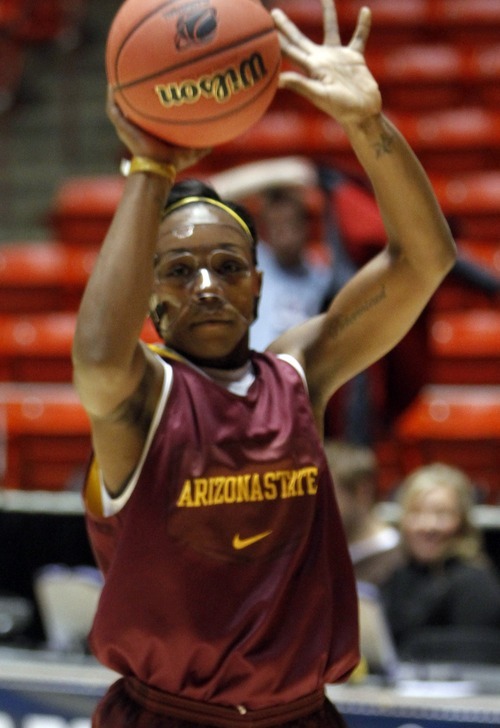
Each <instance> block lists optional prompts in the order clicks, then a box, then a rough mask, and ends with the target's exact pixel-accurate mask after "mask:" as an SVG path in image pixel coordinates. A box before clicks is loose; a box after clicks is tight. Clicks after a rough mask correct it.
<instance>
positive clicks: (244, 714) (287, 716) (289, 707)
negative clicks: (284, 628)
mask: <svg viewBox="0 0 500 728" xmlns="http://www.w3.org/2000/svg"><path fill="white" fill-rule="evenodd" d="M124 686H125V689H126V691H127V693H128V695H129V697H131V698H132V700H135V701H136V702H137V703H139V705H140V706H141V707H143V708H145V709H146V710H150V711H152V712H156V713H159V714H160V715H168V716H170V717H171V718H177V719H180V720H187V721H191V722H192V723H200V724H201V725H210V726H214V727H215V728H235V726H246V727H247V728H272V726H276V725H281V724H282V723H287V722H288V721H292V720H297V719H298V718H302V717H304V716H306V715H310V714H312V713H315V712H316V711H318V710H320V709H321V708H322V707H323V705H324V703H325V700H326V697H325V692H324V690H318V691H317V692H314V693H310V694H309V695H304V696H303V697H301V698H298V699H297V700H294V701H292V702H289V703H285V704H283V705H274V706H271V707H269V708H262V709H259V710H247V709H245V708H244V707H243V706H238V705H235V706H234V707H228V706H224V705H217V704H214V703H206V702H202V701H198V700H192V699H190V698H183V697H180V696H179V695H172V694H171V693H166V692H164V691H163V690H158V689H157V688H153V687H150V686H149V685H145V684H144V683H143V682H141V681H140V680H137V678H134V677H126V678H124Z"/></svg>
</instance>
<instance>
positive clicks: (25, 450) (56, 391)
mask: <svg viewBox="0 0 500 728" xmlns="http://www.w3.org/2000/svg"><path fill="white" fill-rule="evenodd" d="M0 423H1V424H0V429H1V430H2V438H3V442H4V458H3V463H2V465H3V468H2V470H3V472H1V473H0V483H1V486H2V487H4V488H18V489H22V490H64V489H65V488H67V487H69V483H70V482H71V479H72V477H73V476H74V474H75V473H76V472H77V471H79V470H82V469H83V468H84V467H85V465H86V462H87V459H88V456H89V453H90V437H89V422H88V418H87V415H86V413H85V411H84V410H83V408H82V406H81V404H80V402H79V400H78V397H77V394H76V392H75V390H74V389H73V387H72V385H70V384H33V383H29V384H20V383H16V384H14V383H8V384H7V383H4V384H0Z"/></svg>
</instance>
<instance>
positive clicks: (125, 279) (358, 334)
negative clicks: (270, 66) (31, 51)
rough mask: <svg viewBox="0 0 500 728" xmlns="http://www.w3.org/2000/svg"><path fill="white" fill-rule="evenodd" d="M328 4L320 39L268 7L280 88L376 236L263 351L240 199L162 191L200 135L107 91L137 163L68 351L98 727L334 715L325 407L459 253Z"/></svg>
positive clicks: (257, 281) (349, 662) (352, 656)
mask: <svg viewBox="0 0 500 728" xmlns="http://www.w3.org/2000/svg"><path fill="white" fill-rule="evenodd" d="M323 7H324V21H325V42H324V44H323V45H315V44H313V43H312V42H310V41H309V40H308V39H307V38H305V37H304V36H303V35H302V34H301V33H300V32H299V31H298V29H296V28H295V26H294V25H293V24H292V23H291V22H290V21H289V20H288V19H287V18H286V16H284V15H283V13H281V12H278V11H275V12H274V13H273V14H274V19H275V23H276V25H277V27H278V29H279V31H280V36H281V42H282V48H283V52H284V53H285V54H286V55H287V56H288V57H289V58H290V59H291V60H292V61H294V62H295V63H296V64H297V65H298V66H299V67H300V68H301V69H302V71H303V73H302V74H299V73H295V72H287V73H284V74H283V75H282V77H281V85H282V86H283V87H286V88H289V89H292V90H294V91H296V92H297V93H299V94H302V95H303V96H305V97H306V98H308V99H309V100H310V101H311V103H313V104H314V105H315V106H317V107H318V108H320V109H322V110H323V111H324V112H325V113H326V114H328V115H330V116H331V117H333V118H334V119H336V120H337V121H338V122H339V123H340V124H341V125H342V127H343V129H344V130H345V132H346V134H347V136H348V137H349V139H350V142H351V144H352V148H353V150H354V152H355V153H356V155H357V156H358V159H359V160H360V162H361V163H362V165H363V166H364V169H365V170H366V173H367V175H368V176H369V178H370V180H371V182H372V184H373V187H374V190H375V193H376V195H377V198H378V202H379V205H380V209H381V211H382V214H383V218H384V220H385V223H386V227H387V238H388V242H387V246H386V248H385V249H384V250H383V252H381V253H380V254H378V255H377V256H376V257H375V258H374V259H373V260H372V261H371V262H370V263H369V264H368V265H366V267H364V268H363V269H362V270H361V271H360V272H359V273H357V274H356V276H355V277H354V278H353V279H352V280H351V281H350V282H348V283H347V285H346V286H345V287H344V289H343V290H342V291H341V292H340V293H339V294H338V296H336V297H335V299H334V301H333V303H332V306H331V308H330V309H329V310H328V311H327V312H326V313H325V314H322V315H319V316H317V317H315V318H313V319H312V320H309V321H307V322H305V323H304V324H302V325H300V326H299V327H298V328H296V329H293V330H290V331H288V332H286V333H285V334H283V335H282V336H281V337H280V338H278V339H277V340H276V341H274V342H273V343H272V344H271V345H270V346H269V348H268V349H267V351H266V352H265V353H256V352H253V351H250V350H249V346H248V332H249V327H250V325H251V323H252V321H253V319H254V317H255V313H256V309H257V304H258V298H259V293H260V288H261V282H262V281H261V274H260V273H259V271H258V269H257V267H256V262H255V242H256V240H255V232H254V229H253V226H252V223H251V221H250V220H249V219H248V217H247V215H246V213H245V212H244V211H242V210H241V209H239V208H236V207H234V206H233V205H231V204H230V203H229V202H227V201H220V200H218V199H217V197H216V196H215V193H214V192H212V191H210V190H206V189H204V188H201V189H198V188H196V187H192V186H191V185H189V184H188V185H187V187H186V186H183V185H181V187H180V188H177V187H173V182H174V177H175V174H176V171H180V170H183V169H185V168H187V167H188V166H189V165H190V164H192V163H193V162H195V161H196V160H197V159H198V158H199V157H200V156H201V154H203V152H199V151H198V152H197V151H193V150H189V149H184V148H174V147H170V146H168V145H167V144H165V143H162V142H161V141H159V140H158V139H153V138H152V137H149V136H148V135H146V134H144V133H142V132H141V131H140V130H139V129H138V128H135V127H134V126H132V125H131V124H130V123H128V122H127V121H126V120H125V119H124V118H123V116H122V115H121V114H120V112H119V110H118V108H117V107H116V106H115V105H114V103H113V100H112V99H110V100H109V102H108V113H109V116H110V119H111V121H112V122H113V124H114V125H115V127H116V131H117V134H118V136H119V137H120V139H121V140H122V141H123V142H124V143H125V144H126V146H127V147H128V149H129V150H130V152H131V154H132V163H131V167H130V172H129V176H128V179H127V182H126V187H125V191H124V194H123V198H122V201H121V203H120V205H119V207H118V210H117V212H116V215H115V217H114V220H113V222H112V225H111V227H110V229H109V232H108V234H107V236H106V239H105V241H104V243H103V246H102V250H101V253H100V256H99V258H98V260H97V263H96V265H95V267H94V270H93V272H92V275H91V277H90V279H89V282H88V286H87V288H86V291H85V294H84V296H83V299H82V302H81V307H80V311H79V316H78V325H77V330H76V335H75V340H74V353H73V356H74V380H75V384H76V387H77V389H78V391H79V394H80V397H81V400H82V402H83V405H84V406H85V408H86V410H87V412H88V414H89V417H90V420H91V425H92V437H93V446H94V451H95V459H94V462H93V465H92V467H91V469H90V471H89V475H88V479H87V483H86V490H85V500H86V507H87V510H88V524H89V532H90V536H91V539H92V544H93V547H94V550H95V554H96V557H97V560H98V562H99V565H100V566H101V568H102V570H103V572H104V574H105V577H106V582H105V585H104V588H103V592H102V597H101V600H100V604H99V607H98V611H97V614H96V618H95V622H94V626H93V629H92V633H91V637H90V643H91V647H92V649H93V651H94V653H95V655H96V656H97V658H98V659H99V660H100V661H101V662H103V663H104V664H106V665H107V666H109V667H110V668H112V669H113V670H115V671H117V672H118V673H120V674H121V675H122V676H123V677H122V678H121V679H119V680H118V681H117V682H116V683H115V684H114V685H113V686H112V687H111V688H110V690H109V691H108V693H107V694H106V695H105V696H104V698H103V700H102V701H101V703H100V705H99V706H98V707H97V709H96V713H95V716H94V718H93V726H94V728H126V727H128V726H134V728H144V727H146V726H148V728H153V727H154V728H193V727H194V726H219V727H220V728H233V727H234V726H240V725H241V726H260V727H261V728H266V726H269V727H271V726H286V727H287V728H291V726H303V727H304V728H305V727H306V726H307V727H308V728H314V727H316V726H318V727H319V726H335V727H337V728H338V727H340V726H344V725H345V724H344V721H343V719H342V718H341V716H340V715H339V713H338V712H337V710H336V709H335V707H334V706H333V705H332V704H331V703H329V702H328V701H327V700H325V696H324V685H325V683H333V682H338V681H342V680H346V679H347V678H348V676H349V674H350V673H351V672H352V670H353V669H354V667H355V666H356V664H357V661H358V636H357V615H356V592H355V586H354V579H353V574H352V567H351V564H350V560H349V556H348V551H347V548H346V543H345V539H344V535H343V533H342V526H341V521H340V517H339V513H338V509H337V506H336V503H335V501H334V496H333V488H332V487H331V481H330V476H329V473H328V465H327V463H326V459H325V456H324V453H323V448H322V444H321V436H322V433H321V430H322V421H323V412H324V407H325V403H326V402H327V401H328V399H329V397H330V396H331V395H332V393H333V392H334V391H335V390H336V389H337V388H338V387H340V385H341V384H343V383H344V382H346V381H347V380H348V379H350V378H351V377H353V376H354V375H355V374H356V373H357V372H359V371H361V370H362V369H364V368H365V367H367V366H369V365H370V364H371V363H372V362H373V361H375V360H376V359H378V358H379V357H381V356H383V355H384V354H385V353H386V352H387V351H388V350H389V349H390V348H391V347H392V346H394V345H395V344H396V342H397V341H399V339H400V338H401V337H402V336H403V335H404V334H405V333H406V332H407V331H408V329H409V328H410V327H411V326H412V324H413V322H414V321H415V319H416V318H417V316H418V315H419V313H420V312H421V310H422V308H423V307H424V306H425V304H426V302H427V301H428V299H429V297H430V296H431V295H432V293H433V291H434V290H435V289H436V287H437V286H438V285H439V283H440V281H441V280H442V279H443V277H444V276H445V275H446V273H447V272H448V270H449V269H450V268H451V266H452V265H453V262H454V259H455V251H454V244H453V241H452V239H451V237H450V234H449V231H448V228H447V225H446V223H445V221H444V219H443V216H442V214H441V212H440V210H439V208H438V205H437V203H436V200H435V198H434V195H433V192H432V190H431V187H430V185H429V182H428V180H427V178H426V177H425V175H424V172H423V171H422V168H421V167H420V165H419V164H418V162H417V161H416V159H415V157H414V156H413V154H412V152H411V151H410V149H409V148H408V146H407V144H406V143H405V141H404V140H403V139H402V138H401V136H400V134H399V133H398V132H397V131H396V129H394V127H393V126H392V125H391V124H390V123H389V121H388V120H387V119H386V118H385V117H384V116H383V114H382V112H381V99H380V94H379V90H378V87H377V84H376V83H375V81H374V80H373V78H372V76H371V74H370V72H369V71H368V69H367V67H366V65H365V62H364V57H363V52H364V47H365V43H366V40H367V38H368V33H369V26H370V12H369V11H368V10H367V9H363V10H361V12H360V15H359V18H358V23H357V27H356V29H355V32H354V35H353V38H352V40H351V42H350V43H349V45H347V46H342V45H341V44H340V41H339V36H338V29H337V22H336V16H335V10H334V6H333V4H332V3H331V0H323ZM165 200H167V202H166V206H165ZM264 285H265V284H264ZM148 310H150V311H151V315H152V317H153V320H154V321H155V324H156V327H157V330H158V331H159V333H160V336H161V338H162V340H163V343H162V345H161V346H158V347H154V348H153V349H151V348H148V347H146V346H145V345H144V344H142V343H141V342H140V341H139V335H140V332H141V329H142V326H143V322H144V317H145V315H146V313H147V311H148Z"/></svg>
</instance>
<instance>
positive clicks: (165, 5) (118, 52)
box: [113, 0, 178, 78]
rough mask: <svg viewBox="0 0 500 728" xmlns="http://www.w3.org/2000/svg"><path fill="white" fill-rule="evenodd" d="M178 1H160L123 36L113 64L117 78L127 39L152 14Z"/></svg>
mask: <svg viewBox="0 0 500 728" xmlns="http://www.w3.org/2000/svg"><path fill="white" fill-rule="evenodd" d="M177 1H178V0H168V2H163V3H160V4H159V5H157V7H156V8H154V10H151V12H150V13H148V14H147V15H144V16H142V17H141V18H139V19H138V20H137V22H136V24H135V25H134V26H133V27H132V28H130V30H129V31H128V33H127V35H126V36H125V37H124V38H123V40H122V42H121V43H120V45H119V46H118V50H117V52H116V53H115V58H114V64H113V66H114V70H115V77H116V78H118V73H117V70H118V68H117V67H118V60H119V58H120V53H121V52H122V49H123V46H124V45H125V44H126V43H127V41H128V40H129V38H130V37H131V36H132V35H133V34H134V33H135V31H136V30H137V28H140V27H141V25H143V24H144V23H145V22H146V21H147V20H149V18H150V17H151V16H152V15H155V14H156V13H157V12H158V11H159V10H163V9H164V8H167V7H168V6H169V5H172V4H175V3H176V2H177Z"/></svg>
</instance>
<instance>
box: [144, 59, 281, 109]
mask: <svg viewBox="0 0 500 728" xmlns="http://www.w3.org/2000/svg"><path fill="white" fill-rule="evenodd" d="M267 73H268V72H267V68H266V66H265V64H264V59H263V58H262V56H261V54H260V53H252V55H251V56H250V57H249V58H246V59H244V60H243V61H242V62H241V63H240V65H239V66H238V67H236V66H230V67H229V68H227V69H226V70H225V71H216V72H215V73H213V74H212V75H210V76H200V78H198V79H196V80H195V79H186V80H185V81H179V82H173V83H168V84H158V85H157V86H155V91H156V93H157V94H158V98H159V100H160V103H161V104H162V106H165V107H166V108H169V107H171V106H182V105H183V104H195V103H196V102H197V101H200V99H203V98H205V99H213V100H215V101H216V102H217V103H220V104H223V103H224V102H226V101H228V100H229V99H230V98H231V97H232V96H233V95H234V94H237V93H240V92H241V91H245V90H246V89H248V88H252V86H255V85H256V84H257V83H259V82H260V81H262V80H263V79H264V78H265V76H267Z"/></svg>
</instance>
